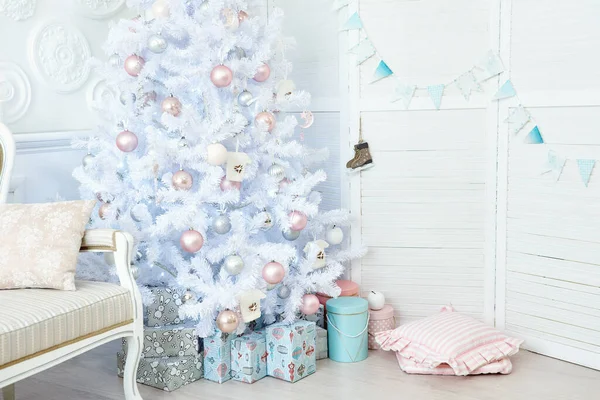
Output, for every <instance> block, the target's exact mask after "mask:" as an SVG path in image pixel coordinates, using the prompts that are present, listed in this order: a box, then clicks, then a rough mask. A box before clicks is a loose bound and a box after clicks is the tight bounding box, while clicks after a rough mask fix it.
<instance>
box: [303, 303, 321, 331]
mask: <svg viewBox="0 0 600 400" xmlns="http://www.w3.org/2000/svg"><path fill="white" fill-rule="evenodd" d="M298 317H299V318H300V319H301V320H304V321H310V322H314V323H315V324H316V325H317V326H319V327H321V328H325V306H324V305H323V304H321V305H320V306H319V311H317V312H316V313H314V314H311V315H306V314H300V315H299V316H298Z"/></svg>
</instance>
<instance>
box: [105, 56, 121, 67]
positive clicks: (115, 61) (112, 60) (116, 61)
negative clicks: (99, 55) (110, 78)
mask: <svg viewBox="0 0 600 400" xmlns="http://www.w3.org/2000/svg"><path fill="white" fill-rule="evenodd" d="M122 62H123V61H122V60H121V56H119V55H118V54H117V53H115V54H113V55H111V56H110V57H108V63H109V64H110V65H111V66H113V67H120V66H121V63H122Z"/></svg>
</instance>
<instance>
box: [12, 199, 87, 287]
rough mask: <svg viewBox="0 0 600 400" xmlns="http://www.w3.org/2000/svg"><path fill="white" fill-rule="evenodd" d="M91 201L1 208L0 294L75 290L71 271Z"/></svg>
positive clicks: (73, 267)
mask: <svg viewBox="0 0 600 400" xmlns="http://www.w3.org/2000/svg"><path fill="white" fill-rule="evenodd" d="M95 203H96V202H95V201H67V202H61V203H48V204H0V227H1V230H0V254H2V257H0V289H20V288H48V289H61V290H75V268H76V266H77V256H78V254H79V248H80V246H81V238H82V237H83V234H84V232H85V226H86V225H87V223H88V221H89V218H90V214H91V212H92V209H93V208H94V205H95Z"/></svg>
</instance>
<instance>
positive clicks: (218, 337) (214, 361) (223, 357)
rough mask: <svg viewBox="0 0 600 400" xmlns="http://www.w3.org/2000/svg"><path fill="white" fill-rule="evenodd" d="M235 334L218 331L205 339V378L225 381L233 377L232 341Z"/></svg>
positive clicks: (219, 381) (220, 381)
mask: <svg viewBox="0 0 600 400" xmlns="http://www.w3.org/2000/svg"><path fill="white" fill-rule="evenodd" d="M233 338H234V335H232V334H229V333H224V332H221V331H217V333H215V334H214V335H212V336H210V337H207V338H205V339H204V341H203V343H204V379H208V380H209V381H213V382H217V383H224V382H227V381H228V380H230V379H231V341H232V339H233Z"/></svg>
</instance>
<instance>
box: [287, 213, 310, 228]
mask: <svg viewBox="0 0 600 400" xmlns="http://www.w3.org/2000/svg"><path fill="white" fill-rule="evenodd" d="M288 217H289V218H290V224H291V229H292V230H293V231H301V230H302V229H304V228H306V224H307V223H308V218H307V217H306V214H304V213H302V212H300V211H292V212H291V213H290V214H289V215H288Z"/></svg>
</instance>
